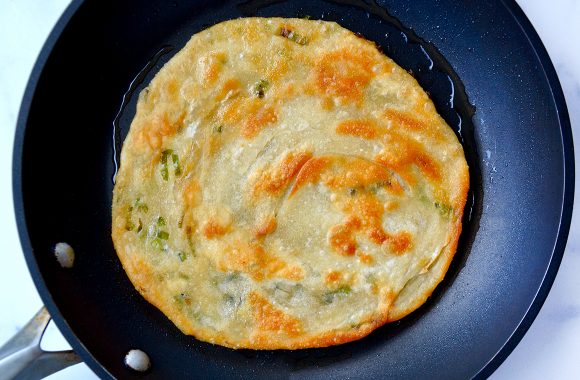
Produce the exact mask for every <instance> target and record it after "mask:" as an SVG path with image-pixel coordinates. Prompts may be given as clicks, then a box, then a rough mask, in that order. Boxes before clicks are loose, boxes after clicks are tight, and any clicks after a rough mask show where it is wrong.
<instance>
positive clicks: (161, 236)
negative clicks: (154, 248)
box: [157, 231, 169, 240]
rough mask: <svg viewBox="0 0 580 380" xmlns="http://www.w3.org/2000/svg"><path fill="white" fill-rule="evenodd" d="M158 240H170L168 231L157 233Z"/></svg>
mask: <svg viewBox="0 0 580 380" xmlns="http://www.w3.org/2000/svg"><path fill="white" fill-rule="evenodd" d="M157 238H158V239H161V240H167V239H169V233H168V232H167V231H159V232H157Z"/></svg>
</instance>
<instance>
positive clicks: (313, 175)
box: [290, 157, 330, 196]
mask: <svg viewBox="0 0 580 380" xmlns="http://www.w3.org/2000/svg"><path fill="white" fill-rule="evenodd" d="M329 164H330V160H328V159H327V158H326V157H313V158H311V159H310V160H308V161H306V163H305V164H304V165H303V166H302V168H301V169H300V171H299V172H298V176H297V177H296V182H294V186H292V190H291V191H290V196H292V195H294V194H295V193H296V192H297V191H298V190H300V188H301V187H303V186H304V185H307V184H309V183H314V182H317V181H319V180H320V175H321V174H322V172H323V171H324V170H325V169H326V167H327V166H328V165H329Z"/></svg>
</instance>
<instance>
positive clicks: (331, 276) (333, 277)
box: [324, 270, 342, 284]
mask: <svg viewBox="0 0 580 380" xmlns="http://www.w3.org/2000/svg"><path fill="white" fill-rule="evenodd" d="M341 278H342V273H341V272H339V271H335V270H333V271H330V272H329V273H328V274H327V275H326V277H324V281H325V282H326V283H327V284H333V283H336V282H338V281H340V279H341Z"/></svg>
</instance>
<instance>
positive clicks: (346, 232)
mask: <svg viewBox="0 0 580 380" xmlns="http://www.w3.org/2000/svg"><path fill="white" fill-rule="evenodd" d="M361 223H362V222H361V220H360V219H359V218H358V217H356V216H350V217H348V218H347V219H346V220H345V222H344V223H343V224H338V225H335V226H332V227H331V228H330V231H329V236H328V240H329V243H330V246H331V247H332V248H333V249H334V250H335V251H336V252H338V253H340V254H341V255H343V256H352V255H354V254H355V252H356V249H357V247H358V245H357V242H356V239H355V238H354V234H355V232H356V231H358V230H359V229H360V228H361Z"/></svg>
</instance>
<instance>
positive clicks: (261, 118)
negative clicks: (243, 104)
mask: <svg viewBox="0 0 580 380" xmlns="http://www.w3.org/2000/svg"><path fill="white" fill-rule="evenodd" d="M276 120H278V117H277V115H276V112H275V111H274V109H273V108H272V107H263V108H259V109H258V110H256V111H254V112H252V113H251V114H250V116H249V117H248V118H247V119H246V122H245V123H244V126H243V128H242V136H244V137H245V138H247V139H251V138H253V137H255V136H257V135H258V134H259V133H260V132H261V131H262V129H264V128H265V127H266V126H267V125H268V124H272V123H275V122H276Z"/></svg>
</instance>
